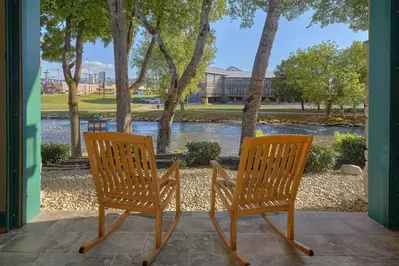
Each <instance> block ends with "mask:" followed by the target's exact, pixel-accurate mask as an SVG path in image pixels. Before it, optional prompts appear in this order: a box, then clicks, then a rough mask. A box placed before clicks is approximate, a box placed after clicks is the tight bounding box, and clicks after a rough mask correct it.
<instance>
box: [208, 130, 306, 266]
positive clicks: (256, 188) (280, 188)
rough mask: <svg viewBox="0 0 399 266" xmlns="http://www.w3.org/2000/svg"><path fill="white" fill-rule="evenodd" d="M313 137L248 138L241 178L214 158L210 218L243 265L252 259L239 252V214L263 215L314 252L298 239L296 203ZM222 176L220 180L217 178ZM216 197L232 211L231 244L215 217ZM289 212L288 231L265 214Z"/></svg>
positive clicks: (290, 239)
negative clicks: (296, 235)
mask: <svg viewBox="0 0 399 266" xmlns="http://www.w3.org/2000/svg"><path fill="white" fill-rule="evenodd" d="M312 140H313V137H311V136H301V135H274V136H265V137H258V138H251V139H250V138H246V139H244V143H243V145H242V151H241V156H240V163H239V168H238V173H237V179H236V180H233V179H232V178H230V176H229V175H228V174H227V173H226V172H225V171H224V169H223V168H222V166H221V165H220V164H218V163H217V162H216V161H211V164H212V166H213V170H212V191H211V207H210V212H209V214H210V218H211V220H212V222H213V224H214V226H215V228H216V231H217V232H218V234H219V236H220V237H221V240H222V242H223V244H224V246H225V247H226V248H227V250H228V251H229V252H230V253H231V255H232V256H233V257H234V258H235V259H236V260H237V261H238V262H239V263H240V265H249V262H248V261H246V260H245V259H243V258H242V257H240V256H239V255H238V253H237V216H245V215H253V214H260V215H261V216H262V217H263V218H264V219H265V220H266V222H267V223H268V224H269V225H270V226H271V227H272V228H273V229H274V230H275V231H276V232H277V233H279V234H280V235H282V236H283V237H284V238H285V240H286V241H287V242H288V243H289V244H291V245H292V246H293V247H295V248H297V249H298V250H300V251H302V252H304V253H305V254H307V255H309V256H313V251H312V250H311V249H310V248H308V247H306V246H304V245H302V244H301V243H299V242H297V241H295V240H294V202H295V198H296V194H297V190H298V187H299V184H300V181H301V178H302V174H303V170H304V168H305V164H306V160H307V157H308V154H309V149H310V146H311V144H312ZM218 176H219V177H221V178H222V179H221V180H218V179H217V177H218ZM216 196H218V198H219V199H220V200H221V201H222V203H223V205H224V206H225V208H226V209H227V211H228V212H229V213H230V244H229V242H228V240H227V238H226V236H225V235H224V234H223V231H222V229H221V228H220V226H219V224H218V223H217V221H216V218H215V201H216ZM277 211H287V212H288V218H287V234H285V233H284V232H283V231H281V230H280V229H279V228H277V227H276V226H275V225H274V224H273V223H272V221H271V220H270V219H269V218H268V217H267V216H266V215H265V213H267V212H277Z"/></svg>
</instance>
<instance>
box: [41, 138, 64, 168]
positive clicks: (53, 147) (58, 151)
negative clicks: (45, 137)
mask: <svg viewBox="0 0 399 266" xmlns="http://www.w3.org/2000/svg"><path fill="white" fill-rule="evenodd" d="M41 156H42V162H43V163H44V164H48V163H62V162H64V161H66V160H67V159H68V158H69V157H70V147H69V145H68V144H60V143H48V144H42V146H41Z"/></svg>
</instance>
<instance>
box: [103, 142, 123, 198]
mask: <svg viewBox="0 0 399 266" xmlns="http://www.w3.org/2000/svg"><path fill="white" fill-rule="evenodd" d="M105 149H106V152H107V155H108V163H109V170H110V172H111V176H112V180H114V184H115V191H116V193H121V184H120V180H119V177H118V174H117V173H116V171H115V168H116V167H115V163H114V154H113V151H112V148H111V142H110V141H107V140H106V141H105Z"/></svg>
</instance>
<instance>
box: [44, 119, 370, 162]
mask: <svg viewBox="0 0 399 266" xmlns="http://www.w3.org/2000/svg"><path fill="white" fill-rule="evenodd" d="M41 128H42V143H48V142H60V143H69V141H70V127H69V121H68V120H52V119H44V120H42V123H41ZM258 128H259V129H262V130H263V132H264V133H265V134H304V135H313V136H332V135H333V134H334V132H335V131H339V132H341V133H346V132H351V133H356V134H359V135H364V129H363V128H359V127H336V126H314V125H259V126H258ZM84 131H87V121H81V133H82V134H83V132H84ZM110 131H116V124H115V123H111V124H110ZM133 132H134V133H135V134H140V135H148V136H152V137H153V139H154V142H155V140H156V136H157V132H158V123H157V122H134V123H133ZM240 134H241V125H239V124H220V123H181V122H174V123H173V126H172V139H171V150H177V149H179V150H182V149H184V148H185V145H186V143H187V142H190V141H194V140H207V141H216V142H219V143H220V145H221V146H222V153H223V154H224V155H237V153H238V143H239V140H240ZM154 145H155V143H154ZM82 146H83V149H84V143H82Z"/></svg>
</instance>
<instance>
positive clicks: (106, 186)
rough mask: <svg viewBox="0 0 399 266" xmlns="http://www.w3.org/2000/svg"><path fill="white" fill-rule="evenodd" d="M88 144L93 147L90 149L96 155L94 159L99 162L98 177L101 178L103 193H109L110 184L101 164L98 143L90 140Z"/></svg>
mask: <svg viewBox="0 0 399 266" xmlns="http://www.w3.org/2000/svg"><path fill="white" fill-rule="evenodd" d="M88 143H89V145H91V147H90V148H91V149H92V151H93V153H94V158H95V160H96V162H97V170H98V175H99V177H100V178H101V183H102V185H103V187H102V189H103V190H102V191H106V192H108V191H109V182H108V178H107V174H106V173H105V171H104V167H103V165H102V163H101V158H100V157H101V155H100V152H99V151H98V149H99V146H98V142H97V141H96V140H93V141H90V140H89V141H88ZM86 149H89V147H87V148H86ZM97 193H99V191H97Z"/></svg>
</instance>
